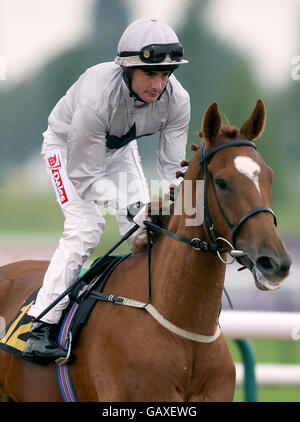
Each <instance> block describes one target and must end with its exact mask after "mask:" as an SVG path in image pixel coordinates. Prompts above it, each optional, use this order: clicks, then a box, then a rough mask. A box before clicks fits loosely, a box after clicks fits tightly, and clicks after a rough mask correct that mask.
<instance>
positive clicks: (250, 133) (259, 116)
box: [240, 99, 266, 140]
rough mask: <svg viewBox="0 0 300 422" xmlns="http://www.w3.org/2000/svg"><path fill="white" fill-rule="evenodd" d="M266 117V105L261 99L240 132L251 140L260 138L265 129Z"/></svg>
mask: <svg viewBox="0 0 300 422" xmlns="http://www.w3.org/2000/svg"><path fill="white" fill-rule="evenodd" d="M265 119H266V109H265V105H264V102H263V101H262V100H260V99H259V100H258V101H257V103H256V106H255V108H254V110H253V112H252V114H251V116H250V117H249V119H248V120H246V121H245V123H244V124H243V125H242V127H241V129H240V132H241V133H242V134H243V135H245V136H246V137H247V138H248V139H250V140H252V139H256V138H258V137H259V136H260V135H261V134H262V132H263V130H264V125H265Z"/></svg>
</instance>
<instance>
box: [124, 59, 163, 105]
mask: <svg viewBox="0 0 300 422" xmlns="http://www.w3.org/2000/svg"><path fill="white" fill-rule="evenodd" d="M170 73H171V72H170V71H168V70H167V71H163V72H161V71H153V70H151V68H150V67H149V70H144V69H139V68H137V69H134V70H133V73H132V80H131V89H132V91H134V92H135V93H136V94H137V95H138V96H139V97H140V98H141V99H142V100H144V101H145V102H146V103H154V102H155V101H156V100H157V99H158V98H159V96H160V94H161V93H162V92H163V90H164V89H165V87H166V85H167V82H168V78H169V76H170Z"/></svg>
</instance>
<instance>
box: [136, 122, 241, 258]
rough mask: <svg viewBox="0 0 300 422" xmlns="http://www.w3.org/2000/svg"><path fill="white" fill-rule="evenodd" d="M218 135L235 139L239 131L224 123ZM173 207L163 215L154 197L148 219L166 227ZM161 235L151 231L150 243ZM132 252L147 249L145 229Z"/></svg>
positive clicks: (159, 200)
mask: <svg viewBox="0 0 300 422" xmlns="http://www.w3.org/2000/svg"><path fill="white" fill-rule="evenodd" d="M219 133H220V135H221V136H224V137H226V138H229V139H236V138H237V136H238V134H239V131H238V129H236V128H235V127H233V126H230V125H229V124H228V125H225V126H221V128H220V132H219ZM198 136H199V137H200V138H202V136H203V134H202V131H200V132H199V133H198ZM198 148H199V145H197V144H192V145H191V150H193V151H196V150H198ZM188 165H189V162H188V161H186V160H184V161H182V162H181V166H182V167H188ZM176 177H177V178H178V177H184V172H182V171H177V172H176ZM170 200H171V201H174V190H173V188H172V187H170ZM173 207H174V204H172V205H171V206H170V211H171V212H170V215H164V214H163V200H162V198H156V199H154V200H153V201H151V202H150V203H149V205H148V216H149V218H150V221H151V222H152V223H153V224H156V225H157V226H160V227H163V228H167V226H168V223H169V220H170V217H171V215H172V211H173ZM153 209H155V214H154V215H153V214H152V212H151V210H153ZM160 236H161V235H160V234H159V233H151V241H152V244H154V243H155V242H156V241H157V240H158V239H159V237H160ZM132 246H133V252H134V253H140V252H143V251H145V250H146V249H147V235H146V229H145V230H141V231H140V232H139V234H138V235H137V236H136V238H135V239H134V241H133V245H132Z"/></svg>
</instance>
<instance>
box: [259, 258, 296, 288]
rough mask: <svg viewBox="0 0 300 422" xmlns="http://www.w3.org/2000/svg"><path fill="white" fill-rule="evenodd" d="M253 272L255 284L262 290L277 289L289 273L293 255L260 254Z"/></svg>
mask: <svg viewBox="0 0 300 422" xmlns="http://www.w3.org/2000/svg"><path fill="white" fill-rule="evenodd" d="M254 262H255V265H254V267H253V269H252V274H253V277H254V279H255V284H256V286H257V288H259V289H260V290H276V289H278V288H279V287H280V286H281V283H282V281H283V280H284V279H285V278H286V277H287V276H288V275H289V271H290V266H291V263H292V260H291V255H290V254H284V255H281V256H270V255H260V256H258V257H257V258H256V260H255V261H254Z"/></svg>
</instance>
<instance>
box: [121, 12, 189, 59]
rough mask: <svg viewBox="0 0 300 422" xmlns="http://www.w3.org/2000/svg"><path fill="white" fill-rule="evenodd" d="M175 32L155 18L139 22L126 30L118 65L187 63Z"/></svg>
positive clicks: (139, 20) (122, 37)
mask: <svg viewBox="0 0 300 422" xmlns="http://www.w3.org/2000/svg"><path fill="white" fill-rule="evenodd" d="M182 57H183V47H182V45H181V44H180V42H179V40H178V38H177V35H176V34H175V32H174V31H173V29H172V28H171V27H170V26H169V25H167V24H166V23H165V22H163V21H161V20H159V19H154V18H143V19H138V20H136V21H135V22H133V23H131V24H130V25H129V26H128V27H127V28H126V29H125V31H124V33H123V35H122V36H121V38H120V41H119V45H118V54H117V56H116V58H115V63H116V64H119V65H121V66H124V67H133V66H168V65H173V66H174V65H176V66H177V65H179V64H183V63H188V61H187V60H184V59H183V58H182Z"/></svg>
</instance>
